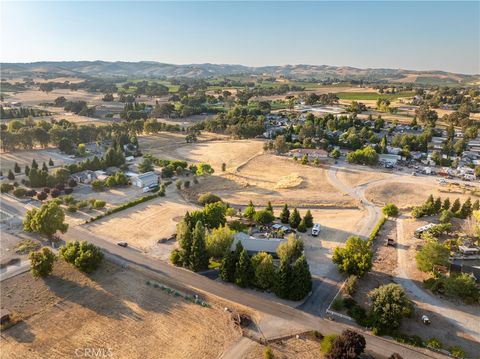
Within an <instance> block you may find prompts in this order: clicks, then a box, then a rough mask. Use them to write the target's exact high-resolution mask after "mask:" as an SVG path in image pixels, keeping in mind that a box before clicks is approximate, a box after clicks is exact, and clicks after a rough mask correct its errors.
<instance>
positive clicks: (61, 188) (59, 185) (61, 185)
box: [55, 183, 65, 191]
mask: <svg viewBox="0 0 480 359" xmlns="http://www.w3.org/2000/svg"><path fill="white" fill-rule="evenodd" d="M55 188H56V189H58V190H59V191H63V190H64V189H65V185H64V184H63V183H59V184H57V185H56V186H55Z"/></svg>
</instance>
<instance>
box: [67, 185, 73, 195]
mask: <svg viewBox="0 0 480 359" xmlns="http://www.w3.org/2000/svg"><path fill="white" fill-rule="evenodd" d="M72 192H73V188H71V187H65V194H70V193H72Z"/></svg>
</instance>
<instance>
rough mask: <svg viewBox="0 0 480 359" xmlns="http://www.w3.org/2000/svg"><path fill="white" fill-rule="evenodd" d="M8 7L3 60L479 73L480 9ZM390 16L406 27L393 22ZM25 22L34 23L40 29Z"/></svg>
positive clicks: (388, 5)
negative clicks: (293, 65) (209, 64)
mask: <svg viewBox="0 0 480 359" xmlns="http://www.w3.org/2000/svg"><path fill="white" fill-rule="evenodd" d="M0 6H1V9H2V11H1V19H2V21H1V22H2V25H1V30H2V31H1V33H2V34H1V40H2V41H1V48H0V51H1V62H3V63H29V62H40V61H41V62H49V61H95V60H77V59H80V58H81V59H94V58H101V59H104V60H100V61H116V60H118V61H119V59H122V60H123V61H126V62H137V61H155V62H160V63H166V64H178V65H190V64H202V63H211V64H243V66H249V67H262V66H285V65H282V64H333V65H328V66H337V67H344V66H348V67H355V68H363V69H365V68H386V69H409V70H410V69H411V70H415V71H445V72H453V73H458V74H470V75H471V74H479V73H480V34H479V32H478V28H479V27H480V16H479V13H480V4H479V3H478V2H441V1H440V2H428V3H423V2H415V3H411V2H393V1H388V2H337V3H334V2H299V3H293V2H277V3H273V2H124V1H122V2H87V3H81V2H73V1H72V2H70V1H69V2H9V1H7V2H5V1H4V2H2V3H1V5H0ZM392 14H394V15H395V18H397V19H399V20H400V21H398V22H397V23H393V24H392V21H391V18H392ZM19 19H21V20H22V21H18V20H19ZM39 19H42V21H38V20H39ZM25 24H35V25H34V31H32V28H31V27H30V26H25ZM22 44H24V45H25V46H22ZM65 49H68V51H65ZM412 54H413V55H412ZM459 54H461V56H459ZM315 66H321V65H315Z"/></svg>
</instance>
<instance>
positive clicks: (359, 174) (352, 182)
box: [337, 165, 393, 187]
mask: <svg viewBox="0 0 480 359" xmlns="http://www.w3.org/2000/svg"><path fill="white" fill-rule="evenodd" d="M337 177H338V179H339V180H340V181H342V182H344V183H347V184H348V185H349V186H350V187H357V186H361V185H364V184H366V183H370V182H373V181H378V180H383V179H386V178H390V177H393V175H392V174H391V173H388V172H382V171H381V170H377V169H372V168H368V169H365V167H361V166H355V165H349V167H348V168H342V169H339V170H338V171H337Z"/></svg>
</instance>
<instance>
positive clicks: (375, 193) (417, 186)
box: [365, 177, 479, 208]
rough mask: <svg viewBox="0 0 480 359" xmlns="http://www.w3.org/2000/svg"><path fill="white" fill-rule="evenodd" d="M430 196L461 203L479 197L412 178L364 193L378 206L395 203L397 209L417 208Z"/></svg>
mask: <svg viewBox="0 0 480 359" xmlns="http://www.w3.org/2000/svg"><path fill="white" fill-rule="evenodd" d="M413 178H418V177H413ZM403 181H404V182H403ZM430 194H432V195H433V196H434V197H442V198H447V197H448V198H450V201H451V202H452V201H454V200H455V199H456V198H459V199H460V201H461V202H463V201H465V200H466V199H467V198H468V197H471V199H472V200H475V199H477V198H478V197H479V196H478V192H475V191H470V190H468V189H463V188H461V187H460V186H453V185H445V186H440V185H438V184H436V183H435V182H433V180H432V179H431V178H425V179H418V180H413V179H412V178H407V177H404V178H402V182H400V180H399V181H398V182H396V181H392V182H388V183H379V184H377V185H372V186H371V187H370V188H368V189H367V190H366V191H365V195H366V197H367V199H368V200H370V201H372V202H373V203H375V204H377V205H379V206H384V205H385V204H387V203H395V204H396V205H397V206H398V207H399V208H411V207H413V206H418V205H420V204H422V203H423V202H425V200H426V199H427V197H428V196H429V195H430Z"/></svg>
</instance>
